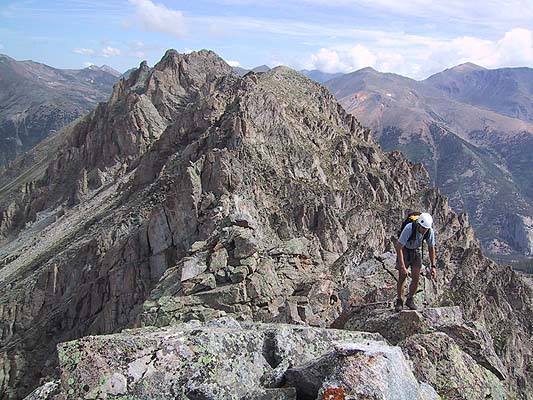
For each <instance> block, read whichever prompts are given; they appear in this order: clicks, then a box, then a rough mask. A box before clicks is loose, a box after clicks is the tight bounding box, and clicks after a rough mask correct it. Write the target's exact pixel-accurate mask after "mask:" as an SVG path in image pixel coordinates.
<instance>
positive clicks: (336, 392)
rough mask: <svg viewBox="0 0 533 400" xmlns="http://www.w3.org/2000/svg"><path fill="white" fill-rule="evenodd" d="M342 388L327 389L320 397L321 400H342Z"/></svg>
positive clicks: (343, 397)
mask: <svg viewBox="0 0 533 400" xmlns="http://www.w3.org/2000/svg"><path fill="white" fill-rule="evenodd" d="M344 399H345V396H344V388H341V387H331V388H327V389H326V390H325V391H324V394H323V395H322V400H344Z"/></svg>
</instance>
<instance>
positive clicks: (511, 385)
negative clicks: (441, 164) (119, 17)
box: [0, 50, 533, 400]
mask: <svg viewBox="0 0 533 400" xmlns="http://www.w3.org/2000/svg"><path fill="white" fill-rule="evenodd" d="M34 152H42V153H46V152H49V154H48V155H47V157H45V158H46V159H43V161H42V162H41V163H40V164H38V165H29V164H23V163H22V164H21V163H18V162H17V163H16V164H15V167H16V168H15V167H14V168H12V169H11V172H10V173H11V174H12V176H11V177H5V176H3V175H2V174H0V181H2V182H6V184H4V185H3V186H2V189H1V190H0V211H1V212H0V231H1V232H2V238H1V239H0V394H1V397H2V398H5V399H10V400H12V399H20V398H24V397H26V396H27V397H26V399H27V400H36V399H41V400H63V399H68V398H84V399H89V398H131V399H145V398H160V399H169V400H170V399H176V398H187V399H191V400H194V399H196V400H200V399H202V400H218V399H221V398H241V399H250V400H267V399H270V400H271V399H280V400H296V399H318V398H323V397H324V396H323V395H324V394H325V395H328V393H329V395H332V391H333V390H334V389H335V390H336V391H338V390H342V391H343V392H345V394H346V397H348V396H351V397H354V398H362V397H367V398H380V399H385V400H392V399H419V400H435V399H438V398H439V396H440V397H441V398H454V399H461V400H463V399H464V400H468V399H473V398H497V399H504V398H520V399H525V400H530V399H532V395H531V394H532V393H533V391H532V388H533V376H532V375H531V370H530V368H529V366H530V365H531V360H532V357H533V355H532V353H531V351H532V350H531V349H532V348H533V346H532V343H531V341H532V339H531V338H532V327H531V321H532V318H533V303H532V299H533V289H532V286H531V283H530V281H529V280H528V277H527V276H523V275H521V274H519V273H518V272H515V271H513V270H512V269H511V268H510V267H506V266H500V265H498V264H496V263H494V262H493V261H491V260H490V259H487V258H486V257H485V256H484V255H483V253H482V251H481V248H480V245H479V242H478V240H477V239H476V237H475V234H474V230H473V229H472V227H471V225H470V223H469V221H468V217H467V215H465V214H457V213H455V212H454V211H453V210H452V209H451V208H450V206H449V204H448V200H447V198H446V197H444V196H443V195H442V194H441V193H440V191H439V190H438V189H436V188H432V187H430V186H429V185H428V184H429V179H430V177H429V175H428V173H427V171H426V170H425V169H424V168H423V166H422V165H420V164H414V163H412V162H410V161H409V160H407V159H406V158H405V157H404V156H403V155H402V154H401V153H400V152H397V151H393V152H384V151H383V149H382V148H380V146H379V145H378V144H377V143H376V142H375V140H374V139H373V138H372V135H371V132H370V129H368V128H365V127H363V125H362V124H361V123H360V121H358V120H357V119H356V118H355V117H354V116H353V115H350V114H349V113H347V112H346V110H345V109H344V108H343V107H342V106H341V105H340V104H339V103H338V102H337V101H336V99H335V98H334V97H333V95H332V94H331V93H330V91H329V90H328V89H327V88H325V87H324V86H322V85H320V84H318V83H316V82H314V81H312V80H310V79H308V78H307V77H305V76H303V75H302V74H300V73H298V72H296V71H294V70H291V69H290V68H287V67H276V68H273V69H271V70H269V71H266V72H260V73H255V72H250V73H247V74H246V75H245V76H244V77H241V76H239V75H238V74H236V73H235V72H234V70H233V69H232V68H231V67H230V66H229V65H228V64H227V63H226V62H225V61H224V60H223V59H221V58H220V57H219V56H218V55H217V54H215V53H213V52H211V51H207V50H202V51H199V52H193V53H190V54H180V53H178V52H176V51H175V50H168V51H167V52H166V53H165V55H164V56H163V57H162V59H161V60H160V61H159V62H158V63H157V64H156V65H154V66H153V67H149V66H148V65H147V64H146V63H145V62H143V63H141V65H140V66H139V67H138V68H137V69H136V70H135V71H133V72H131V73H130V74H129V77H128V78H127V79H121V80H120V81H119V82H118V83H117V84H115V86H114V88H113V92H112V94H111V95H110V97H109V99H108V100H107V101H106V102H102V103H99V104H98V105H97V107H96V108H95V109H94V110H93V111H91V112H90V113H89V114H87V115H86V116H84V117H82V118H81V119H79V120H78V121H76V122H75V123H73V124H71V125H70V126H69V127H68V128H67V129H64V130H62V131H60V132H58V133H57V134H56V135H53V136H52V137H49V138H48V139H47V140H45V141H43V142H41V143H39V144H37V145H36V146H35V147H34V148H32V149H31V150H29V151H28V154H29V153H34ZM34 158H37V157H36V156H34ZM20 159H21V158H19V159H18V160H20ZM17 168H20V169H17ZM15 169H17V170H16V171H15ZM413 209H415V210H416V209H418V210H421V209H423V210H427V211H429V212H431V214H432V215H433V217H434V220H435V226H434V227H435V232H436V235H437V240H438V241H439V242H438V243H439V247H438V250H437V251H438V260H439V261H438V267H439V270H438V274H437V277H436V280H435V281H431V280H430V279H428V278H427V277H422V278H421V282H420V292H419V293H417V294H416V301H417V302H418V304H419V305H420V306H421V307H422V308H423V310H421V311H412V310H405V311H401V312H398V313H396V312H394V311H393V310H392V307H391V305H392V301H393V300H394V298H395V296H396V288H395V287H396V281H395V279H396V273H395V269H394V266H395V260H396V256H395V240H394V238H395V236H396V231H397V229H398V226H399V224H400V223H401V221H402V220H403V218H404V217H405V215H406V214H407V212H408V211H409V210H413ZM332 327H335V328H337V329H328V328H332ZM124 328H135V329H124ZM407 357H408V358H409V360H408V359H407ZM399 382H400V383H401V384H400V383H399ZM452 382H453V384H452Z"/></svg>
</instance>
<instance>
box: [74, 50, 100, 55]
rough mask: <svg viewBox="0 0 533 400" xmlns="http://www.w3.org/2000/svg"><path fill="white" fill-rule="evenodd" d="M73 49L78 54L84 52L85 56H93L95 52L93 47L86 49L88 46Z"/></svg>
mask: <svg viewBox="0 0 533 400" xmlns="http://www.w3.org/2000/svg"><path fill="white" fill-rule="evenodd" d="M72 51H73V52H74V53H77V54H83V55H84V56H92V55H93V54H94V53H95V51H94V50H93V49H86V48H77V49H74V50H72Z"/></svg>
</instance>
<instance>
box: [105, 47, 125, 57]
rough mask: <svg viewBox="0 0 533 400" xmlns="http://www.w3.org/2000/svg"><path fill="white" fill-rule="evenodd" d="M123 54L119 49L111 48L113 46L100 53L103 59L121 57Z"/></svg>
mask: <svg viewBox="0 0 533 400" xmlns="http://www.w3.org/2000/svg"><path fill="white" fill-rule="evenodd" d="M121 54H122V51H121V50H120V49H117V48H115V47H111V46H106V47H104V48H103V49H102V51H101V52H100V55H101V56H102V57H106V58H107V57H115V56H119V55H121Z"/></svg>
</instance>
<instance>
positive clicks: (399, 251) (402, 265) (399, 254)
mask: <svg viewBox="0 0 533 400" xmlns="http://www.w3.org/2000/svg"><path fill="white" fill-rule="evenodd" d="M396 256H397V257H398V262H399V263H400V271H402V272H403V273H404V274H406V275H407V273H408V271H407V268H406V266H405V262H404V260H403V245H402V244H401V243H400V242H398V244H397V246H396Z"/></svg>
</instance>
